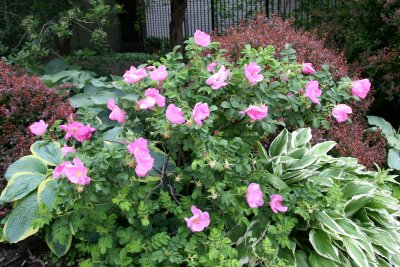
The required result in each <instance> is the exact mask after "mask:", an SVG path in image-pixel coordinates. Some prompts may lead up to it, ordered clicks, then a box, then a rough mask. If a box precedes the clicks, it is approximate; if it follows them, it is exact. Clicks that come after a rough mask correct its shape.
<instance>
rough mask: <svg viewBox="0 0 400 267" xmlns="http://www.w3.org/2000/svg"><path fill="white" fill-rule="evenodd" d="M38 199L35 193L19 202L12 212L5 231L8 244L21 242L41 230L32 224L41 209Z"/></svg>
mask: <svg viewBox="0 0 400 267" xmlns="http://www.w3.org/2000/svg"><path fill="white" fill-rule="evenodd" d="M36 199H37V193H36V192H34V193H32V194H30V195H29V196H27V197H26V198H24V199H22V200H21V201H20V202H18V204H17V205H16V206H15V207H14V209H13V210H12V211H11V214H10V215H9V216H8V219H7V222H6V224H5V225H4V229H3V232H4V237H5V238H6V240H7V241H8V242H10V243H16V242H19V241H21V240H23V239H25V238H27V237H29V236H31V235H33V234H35V233H36V232H37V231H38V230H39V229H35V228H33V227H32V222H33V221H34V220H35V219H36V218H37V215H36V212H37V210H38V208H39V206H38V203H37V200H36Z"/></svg>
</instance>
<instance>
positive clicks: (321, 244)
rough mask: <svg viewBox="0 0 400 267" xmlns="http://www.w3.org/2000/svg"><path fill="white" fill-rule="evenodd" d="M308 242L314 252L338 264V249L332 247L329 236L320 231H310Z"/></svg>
mask: <svg viewBox="0 0 400 267" xmlns="http://www.w3.org/2000/svg"><path fill="white" fill-rule="evenodd" d="M309 240H310V243H311V245H312V246H313V248H314V250H315V251H316V252H317V253H318V254H319V255H321V256H323V257H325V258H328V259H331V260H334V261H337V262H340V260H339V252H338V249H337V248H336V247H335V246H334V245H332V242H331V239H330V237H329V235H327V234H326V233H325V232H323V231H321V230H311V231H310V233H309Z"/></svg>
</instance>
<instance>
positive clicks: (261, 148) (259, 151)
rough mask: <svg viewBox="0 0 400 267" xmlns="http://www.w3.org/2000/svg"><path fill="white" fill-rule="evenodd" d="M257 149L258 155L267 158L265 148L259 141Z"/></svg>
mask: <svg viewBox="0 0 400 267" xmlns="http://www.w3.org/2000/svg"><path fill="white" fill-rule="evenodd" d="M257 150H258V153H259V154H260V156H261V157H262V158H263V159H268V158H269V157H268V154H267V151H266V150H265V148H264V146H263V145H262V144H261V143H260V142H257Z"/></svg>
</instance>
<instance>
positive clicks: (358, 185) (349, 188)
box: [342, 180, 377, 198]
mask: <svg viewBox="0 0 400 267" xmlns="http://www.w3.org/2000/svg"><path fill="white" fill-rule="evenodd" d="M376 188H377V187H376V186H375V185H373V184H371V183H369V182H367V181H361V180H360V181H351V182H349V183H348V184H346V185H345V186H344V187H343V189H342V193H343V197H344V198H350V197H352V196H356V195H363V194H371V193H373V192H374V190H375V189H376Z"/></svg>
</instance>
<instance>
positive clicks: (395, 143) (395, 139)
mask: <svg viewBox="0 0 400 267" xmlns="http://www.w3.org/2000/svg"><path fill="white" fill-rule="evenodd" d="M386 139H387V142H388V144H389V147H392V148H394V149H396V150H400V134H397V135H396V136H386Z"/></svg>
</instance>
